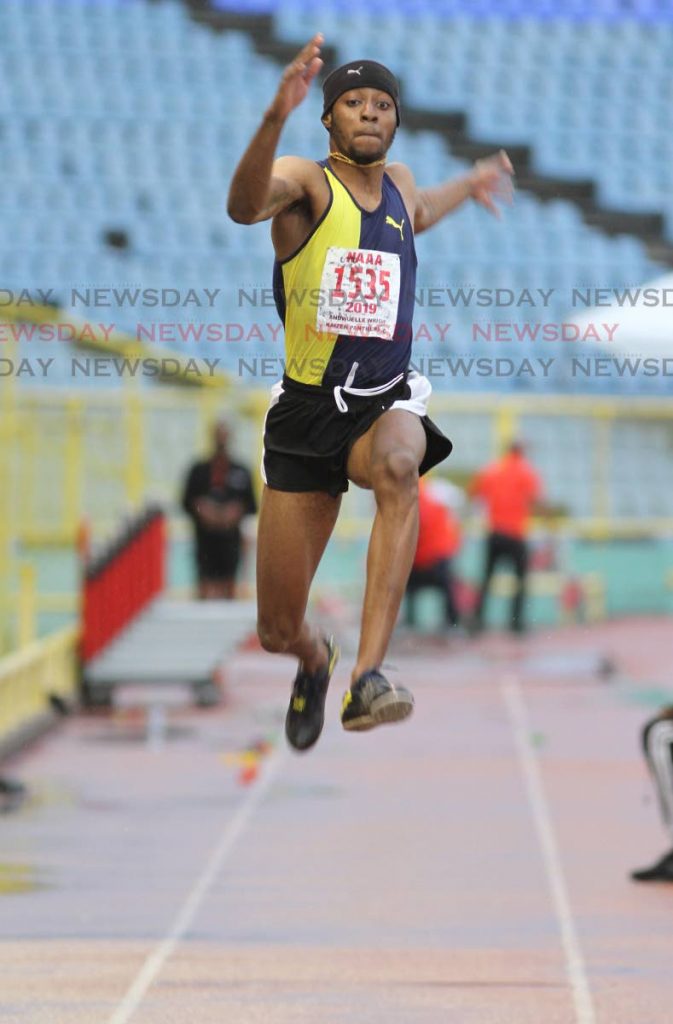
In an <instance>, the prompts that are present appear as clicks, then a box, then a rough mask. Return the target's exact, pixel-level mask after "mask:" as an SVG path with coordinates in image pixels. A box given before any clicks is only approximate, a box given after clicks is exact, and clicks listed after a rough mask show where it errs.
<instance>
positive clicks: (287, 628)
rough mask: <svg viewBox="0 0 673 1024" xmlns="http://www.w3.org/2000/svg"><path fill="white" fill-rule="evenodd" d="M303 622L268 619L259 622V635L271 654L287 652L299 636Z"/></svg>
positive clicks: (266, 649)
mask: <svg viewBox="0 0 673 1024" xmlns="http://www.w3.org/2000/svg"><path fill="white" fill-rule="evenodd" d="M300 629H301V623H298V624H297V623H295V622H292V621H291V620H290V619H277V620H266V619H259V621H258V622H257V636H258V637H259V642H260V643H261V645H262V647H263V648H264V650H265V651H268V652H269V653H270V654H285V653H287V651H289V650H290V649H291V648H292V647H293V646H294V644H295V643H296V642H297V640H298V638H299V631H300Z"/></svg>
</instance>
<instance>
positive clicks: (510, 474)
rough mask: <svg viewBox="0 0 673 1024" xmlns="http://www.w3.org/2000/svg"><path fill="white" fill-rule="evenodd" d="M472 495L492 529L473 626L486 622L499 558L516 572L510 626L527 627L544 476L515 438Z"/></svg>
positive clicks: (478, 480) (518, 629)
mask: <svg viewBox="0 0 673 1024" xmlns="http://www.w3.org/2000/svg"><path fill="white" fill-rule="evenodd" d="M468 492H469V494H470V497H472V498H477V499H479V500H481V501H482V502H484V504H485V505H486V510H487V514H488V526H489V533H488V538H487V541H486V559H485V564H484V574H483V578H482V583H481V588H480V590H479V595H478V598H477V604H476V608H475V612H474V621H473V627H474V630H475V631H479V630H480V629H482V628H483V625H484V608H485V605H486V599H487V597H488V591H489V588H490V585H491V578H492V576H493V573H494V571H495V569H496V566H497V565H498V563H499V562H503V561H504V562H510V563H511V565H512V567H513V569H514V573H515V575H516V580H517V584H516V589H515V591H514V597H513V599H512V609H511V616H510V628H511V630H512V632H514V633H522V632H523V631H524V629H525V623H524V616H523V608H524V600H525V593H526V576H527V573H528V546H527V543H526V537H527V534H528V526H529V517H530V514H531V512H532V510H533V508H534V507H535V506H536V505H537V504H538V503H539V502H540V499H541V495H542V485H541V483H540V478H539V476H538V475H537V473H536V472H535V470H534V469H533V467H532V466H531V464H530V463H529V462H528V461H527V460H526V458H525V456H524V451H523V445H521V444H520V443H519V442H514V443H513V444H511V445H510V447H509V449H508V451H507V452H506V454H505V455H504V456H503V457H502V458H501V459H498V460H497V461H496V462H493V463H491V464H490V465H488V466H486V467H485V468H484V469H483V470H481V472H480V473H478V474H477V476H476V477H475V478H474V480H473V481H472V483H471V484H470V486H469V488H468Z"/></svg>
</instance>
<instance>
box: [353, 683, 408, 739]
mask: <svg viewBox="0 0 673 1024" xmlns="http://www.w3.org/2000/svg"><path fill="white" fill-rule="evenodd" d="M413 709H414V698H413V695H412V694H411V692H410V691H409V690H406V689H405V688H404V687H403V686H393V684H392V683H389V682H388V680H387V679H386V677H385V676H384V675H381V673H380V672H379V671H378V669H375V668H372V669H369V671H368V672H363V673H362V675H361V676H360V678H359V679H356V681H355V682H354V683H353V684H352V686H351V688H350V690H346V692H345V694H344V699H343V703H342V705H341V724H342V725H343V727H344V729H347V730H348V731H349V732H364V731H365V730H366V729H373V728H374V726H375V725H384V724H385V723H386V722H400V721H401V720H402V719H403V718H406V717H407V716H408V715H410V714H411V712H412V711H413Z"/></svg>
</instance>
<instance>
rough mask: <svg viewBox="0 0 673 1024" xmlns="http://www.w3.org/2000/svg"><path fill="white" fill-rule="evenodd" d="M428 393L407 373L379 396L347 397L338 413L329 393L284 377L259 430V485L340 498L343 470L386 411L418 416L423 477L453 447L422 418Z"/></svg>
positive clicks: (420, 380)
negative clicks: (261, 447) (423, 446)
mask: <svg viewBox="0 0 673 1024" xmlns="http://www.w3.org/2000/svg"><path fill="white" fill-rule="evenodd" d="M431 390H432V389H431V387H430V383H429V381H427V380H426V378H425V377H422V376H421V375H420V374H417V373H410V374H408V375H407V376H406V378H405V379H404V380H401V381H400V382H399V383H398V384H396V385H395V386H394V387H393V388H391V389H390V390H388V391H385V392H383V393H382V394H380V395H376V396H371V395H367V396H361V395H352V394H347V395H346V396H345V398H346V402H347V405H348V411H347V412H341V411H340V410H339V408H338V406H337V404H336V401H335V397H334V390H333V388H324V389H323V388H320V387H316V386H315V385H310V384H300V383H298V382H297V381H294V380H291V379H289V378H287V377H283V380H282V381H279V382H278V384H275V385H274V387H273V388H272V390H271V405H270V406H269V410H268V412H267V414H266V420H265V424H264V454H263V456H262V476H263V479H264V482H265V483H266V484H267V486H268V487H271V488H273V489H274V490H277V491H293V492H301V491H324V492H327V493H328V494H331V495H332V496H333V497H336V496H337V495H338V494H342V493H343V492H344V491H347V490H348V476H347V474H346V464H347V462H348V456H349V454H350V451H351V448H352V447H353V445H354V444H355V442H356V441H357V439H358V438H359V437H362V435H363V434H365V433H366V432H367V431H368V430H369V428H370V427H371V425H372V423H374V421H375V420H377V419H378V418H379V416H381V415H382V414H383V413H384V412H386V411H387V410H388V409H390V408H395V409H407V410H408V411H409V412H413V413H416V414H417V415H418V416H419V418H420V421H421V423H422V424H423V428H424V430H425V436H426V441H427V447H426V451H425V456H424V458H423V461H422V463H421V466H420V472H421V474H422V473H426V472H427V471H428V470H429V469H431V468H432V467H433V466H436V465H437V463H438V462H442V460H443V459H445V458H446V457H447V456H448V455H449V454H450V452H451V449H452V447H453V446H452V444H451V442H450V441H449V439H448V437H445V436H444V434H443V433H442V432H441V430H440V429H439V427H437V426H436V425H435V424H434V423H433V422H432V420H431V419H430V418H429V417H428V416H427V415H426V413H425V409H426V407H427V399H428V397H429V395H430V392H431Z"/></svg>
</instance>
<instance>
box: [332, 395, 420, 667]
mask: <svg viewBox="0 0 673 1024" xmlns="http://www.w3.org/2000/svg"><path fill="white" fill-rule="evenodd" d="M425 447H426V441H425V431H424V429H423V426H422V424H421V421H420V419H419V418H418V416H415V415H414V414H413V413H411V412H407V411H406V410H403V409H389V410H388V412H385V413H384V414H383V415H382V416H380V417H379V419H377V420H376V422H375V423H374V424H373V425H372V426H371V427H370V428H369V430H368V431H367V433H366V434H363V436H362V437H360V438H358V440H357V441H356V442H355V444H354V445H353V448H352V450H351V453H350V456H349V459H348V466H347V469H348V476H349V478H350V479H351V480H352V481H353V482H354V483H356V484H357V485H358V486H360V487H366V488H371V489H372V490H373V491H374V496H375V498H376V515H375V517H374V525H373V527H372V532H371V537H370V541H369V550H368V553H367V583H366V587H365V597H364V605H363V609H362V624H361V630H360V646H359V649H358V655H357V661H356V663H355V667H354V669H353V680H355V679H357V678H358V677H359V676H360V675H361V674H362V673H363V672H364V671H365V670H367V669H370V668H377V667H378V666H379V665H380V664H381V662H382V661H383V658H384V656H385V653H386V649H387V647H388V642H389V640H390V636H391V634H392V631H393V628H394V626H395V622H396V619H397V615H398V612H399V608H400V603H401V601H402V596H403V594H404V588H405V586H406V583H407V580H408V578H409V572H410V570H411V564H412V561H413V557H414V551H415V548H416V539H417V536H418V467H419V466H420V464H421V461H422V459H423V456H424V454H425Z"/></svg>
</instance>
